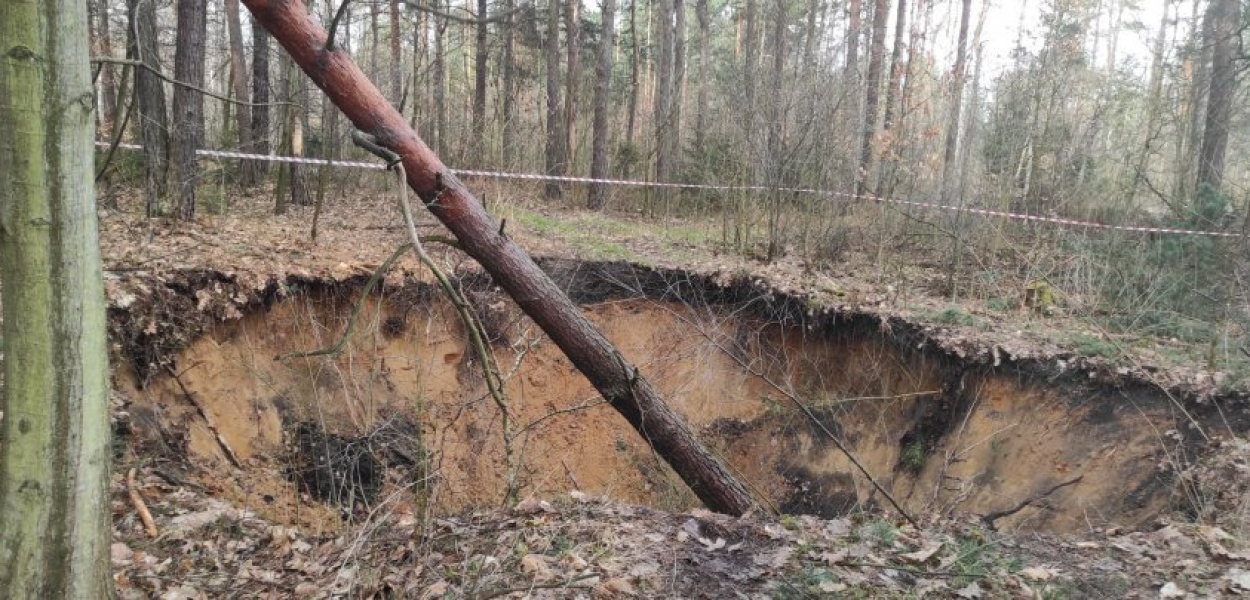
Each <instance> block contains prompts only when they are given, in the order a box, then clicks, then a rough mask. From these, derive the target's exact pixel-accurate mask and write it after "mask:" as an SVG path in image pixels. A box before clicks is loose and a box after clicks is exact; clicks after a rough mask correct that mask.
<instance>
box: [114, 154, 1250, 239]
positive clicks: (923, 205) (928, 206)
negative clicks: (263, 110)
mask: <svg viewBox="0 0 1250 600" xmlns="http://www.w3.org/2000/svg"><path fill="white" fill-rule="evenodd" d="M95 145H96V146H99V147H102V148H108V147H110V146H111V145H112V144H111V143H109V142H96V143H95ZM117 147H118V148H120V149H123V150H143V146H140V145H138V144H118V145H117ZM195 153H196V155H197V156H206V157H211V158H237V159H241V160H259V161H265V162H278V163H292V164H304V165H326V166H331V167H346V168H353V169H368V170H372V171H384V170H386V165H384V164H381V163H377V162H360V161H350V160H326V159H322V158H306V157H302V156H276V155H272V154H247V153H244V152H231V151H228V150H196V151H195ZM451 172H452V173H455V174H456V175H457V176H463V177H489V178H494V179H514V180H528V181H558V182H563V183H602V184H604V185H622V186H633V187H649V188H665V189H682V190H709V191H727V192H732V191H738V192H782V193H790V194H811V195H815V196H826V197H837V198H847V199H850V200H853V201H857V202H858V201H868V202H879V203H885V204H893V205H897V206H910V207H913V208H919V209H924V210H945V211H962V212H964V213H968V214H973V215H982V216H986V217H995V218H1001V219H1012V220H1016V221H1025V222H1031V223H1047V224H1051V225H1059V226H1063V227H1071V228H1086V229H1098V230H1103V231H1127V232H1134V233H1154V234H1159V235H1196V236H1208V237H1225V238H1240V237H1244V235H1243V234H1241V233H1236V232H1227V231H1202V230H1197V229H1176V228H1171V227H1142V226H1135V225H1109V224H1106V223H1096V222H1093V221H1078V220H1075V219H1063V218H1059V217H1048V216H1042V215H1029V214H1022V213H1013V212H1007V211H1001V210H993V209H988V208H968V207H963V208H961V207H958V206H951V205H949V204H938V203H936V202H918V201H914V200H897V199H893V198H882V197H880V196H873V195H868V194H852V193H848V192H837V191H833V190H820V189H815V188H793V187H778V188H773V187H768V186H763V185H713V184H703V183H667V182H658V181H637V180H630V179H592V178H590V177H569V176H556V175H543V174H539V173H509V172H504V171H475V170H470V169H451Z"/></svg>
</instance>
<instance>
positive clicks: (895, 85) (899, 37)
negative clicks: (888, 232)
mask: <svg viewBox="0 0 1250 600" xmlns="http://www.w3.org/2000/svg"><path fill="white" fill-rule="evenodd" d="M897 8H898V12H897V13H896V16H895V19H894V48H893V50H891V53H890V79H889V80H888V81H887V82H886V88H885V115H884V116H883V117H882V119H881V135H882V137H883V138H884V140H883V142H884V146H885V149H884V150H885V154H886V156H887V157H892V156H893V155H894V153H895V149H894V148H895V146H896V142H895V140H894V135H893V133H894V132H893V129H894V115H895V113H896V111H898V110H899V109H898V108H897V107H896V106H895V104H896V103H897V102H898V101H899V100H900V99H901V98H900V97H901V94H902V87H903V74H904V73H905V72H906V65H905V63H904V62H903V56H904V55H903V47H904V42H903V39H904V37H903V35H904V32H906V31H907V0H898V7H897ZM891 160H892V159H891V158H887V159H885V161H884V162H890V161H891ZM888 170H889V168H888V167H887V165H886V164H882V165H881V168H880V169H878V173H877V195H882V194H883V193H884V191H883V190H884V188H885V178H886V172H887V171H888Z"/></svg>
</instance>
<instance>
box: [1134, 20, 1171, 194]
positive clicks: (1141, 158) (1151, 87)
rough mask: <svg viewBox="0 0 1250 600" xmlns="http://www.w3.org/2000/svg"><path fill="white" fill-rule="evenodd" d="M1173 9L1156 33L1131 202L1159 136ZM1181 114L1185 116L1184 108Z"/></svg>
mask: <svg viewBox="0 0 1250 600" xmlns="http://www.w3.org/2000/svg"><path fill="white" fill-rule="evenodd" d="M1171 9H1172V0H1167V1H1166V2H1165V3H1164V6H1163V14H1162V16H1161V17H1160V18H1159V29H1158V30H1157V31H1156V33H1155V42H1154V47H1153V49H1152V50H1151V53H1152V54H1153V56H1151V59H1150V80H1149V83H1148V84H1147V85H1146V90H1147V95H1146V124H1145V125H1146V126H1145V127H1143V128H1142V129H1143V131H1142V136H1141V144H1140V150H1139V154H1138V156H1137V164H1136V165H1135V167H1134V169H1133V174H1132V177H1133V183H1132V184H1131V185H1129V186H1128V190H1127V193H1126V197H1125V199H1126V200H1128V201H1129V202H1131V201H1132V200H1133V199H1134V198H1136V197H1137V189H1138V187H1139V186H1140V185H1141V182H1142V181H1143V180H1144V179H1145V174H1146V169H1147V166H1148V162H1149V160H1150V155H1151V151H1152V148H1151V146H1152V144H1153V140H1154V139H1155V136H1156V134H1157V128H1158V125H1159V115H1160V112H1161V111H1162V109H1163V101H1162V96H1163V53H1164V52H1165V50H1166V48H1165V46H1166V44H1167V32H1168V21H1169V18H1168V13H1169V12H1170V11H1171ZM1181 114H1184V112H1183V107H1182V110H1181Z"/></svg>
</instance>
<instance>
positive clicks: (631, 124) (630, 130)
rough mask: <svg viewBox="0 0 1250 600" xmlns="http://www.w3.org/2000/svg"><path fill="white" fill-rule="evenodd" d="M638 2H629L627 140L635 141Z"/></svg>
mask: <svg viewBox="0 0 1250 600" xmlns="http://www.w3.org/2000/svg"><path fill="white" fill-rule="evenodd" d="M638 2H639V0H630V2H629V115H628V117H627V120H626V125H625V140H626V141H627V142H629V143H630V144H633V143H634V129H635V124H636V122H637V120H638V70H639V68H640V67H639V64H638V61H639V60H640V57H639V55H638V54H639V53H638Z"/></svg>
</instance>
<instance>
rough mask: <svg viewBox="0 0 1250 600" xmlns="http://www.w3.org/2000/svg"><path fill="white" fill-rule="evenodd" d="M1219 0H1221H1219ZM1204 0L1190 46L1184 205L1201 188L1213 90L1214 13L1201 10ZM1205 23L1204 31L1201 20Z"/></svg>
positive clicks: (1196, 9) (1180, 194)
mask: <svg viewBox="0 0 1250 600" xmlns="http://www.w3.org/2000/svg"><path fill="white" fill-rule="evenodd" d="M1217 1H1218V0H1217ZM1200 7H1201V2H1200V0H1194V5H1193V21H1194V34H1193V35H1192V36H1191V40H1190V44H1189V48H1188V49H1187V54H1188V56H1187V57H1186V59H1187V61H1188V62H1189V64H1190V65H1191V67H1192V68H1191V72H1192V77H1191V78H1190V81H1191V85H1190V88H1189V103H1188V104H1189V127H1188V129H1187V130H1186V134H1185V137H1184V142H1183V146H1182V154H1181V156H1180V159H1181V160H1180V169H1179V174H1178V175H1179V180H1178V183H1177V186H1176V187H1177V194H1176V196H1177V199H1178V200H1181V203H1182V204H1184V201H1185V200H1188V199H1192V198H1193V194H1194V189H1195V188H1196V187H1197V166H1198V162H1199V158H1198V157H1199V155H1200V154H1201V152H1202V136H1203V132H1204V130H1205V127H1204V125H1205V123H1206V116H1207V100H1208V98H1209V93H1208V92H1209V91H1210V89H1211V79H1210V74H1211V68H1210V67H1211V54H1212V50H1213V46H1212V45H1211V44H1210V43H1207V41H1208V40H1211V39H1212V38H1213V36H1214V33H1213V32H1214V27H1215V25H1214V23H1212V21H1211V19H1212V17H1213V16H1214V13H1213V12H1212V11H1210V10H1207V11H1205V12H1203V11H1202V10H1201V8H1200ZM1199 22H1201V23H1202V29H1201V33H1200V34H1199V32H1198V29H1197V28H1198V23H1199Z"/></svg>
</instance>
